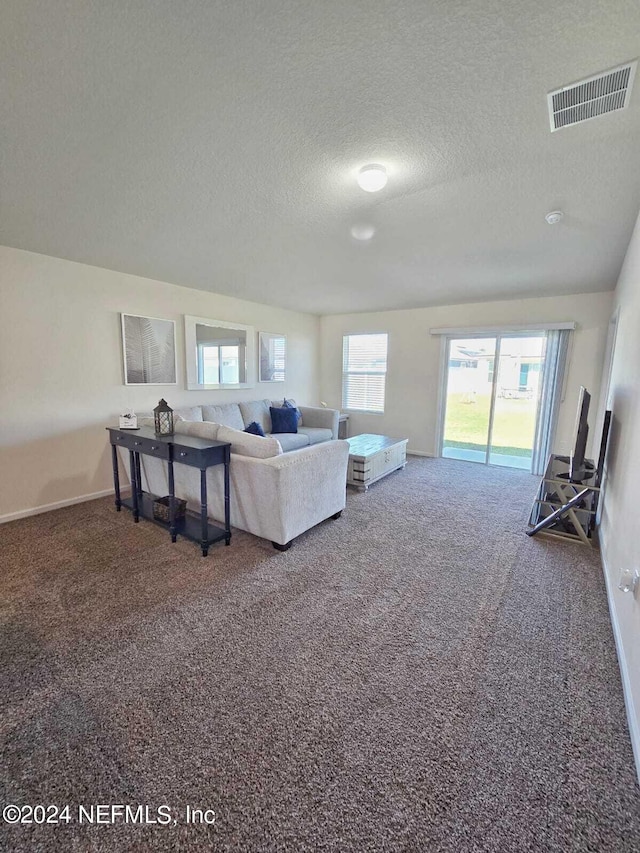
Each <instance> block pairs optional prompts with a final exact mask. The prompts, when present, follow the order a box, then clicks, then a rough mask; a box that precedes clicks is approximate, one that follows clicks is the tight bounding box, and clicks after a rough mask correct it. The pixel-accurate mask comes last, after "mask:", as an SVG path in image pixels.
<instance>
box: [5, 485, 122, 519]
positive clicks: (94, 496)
mask: <svg viewBox="0 0 640 853" xmlns="http://www.w3.org/2000/svg"><path fill="white" fill-rule="evenodd" d="M121 492H122V494H126V492H127V489H121ZM113 494H114V491H113V489H112V488H111V489H103V490H102V491H101V492H92V493H91V494H89V495H79V496H78V497H77V498H67V499H66V500H64V501H56V502H55V503H52V504H42V506H34V507H32V508H31V509H21V510H18V512H9V513H7V514H6V515H0V524H6V523H7V522H9V521H17V520H18V519H19V518H28V517H29V516H30V515H40V514H41V513H43V512H51V510H54V509H62V508H63V507H65V506H73V505H74V504H81V503H85V502H86V501H95V500H98V498H106V497H108V495H113Z"/></svg>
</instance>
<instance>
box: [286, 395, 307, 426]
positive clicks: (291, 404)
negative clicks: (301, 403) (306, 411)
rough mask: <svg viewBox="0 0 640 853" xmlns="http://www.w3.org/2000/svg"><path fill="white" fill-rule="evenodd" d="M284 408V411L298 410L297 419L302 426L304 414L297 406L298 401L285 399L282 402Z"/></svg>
mask: <svg viewBox="0 0 640 853" xmlns="http://www.w3.org/2000/svg"><path fill="white" fill-rule="evenodd" d="M282 408H283V409H295V410H296V417H297V418H298V426H300V424H301V423H302V413H301V411H300V409H299V408H298V407H297V406H296V401H295V400H287V399H286V397H285V399H284V400H283V401H282Z"/></svg>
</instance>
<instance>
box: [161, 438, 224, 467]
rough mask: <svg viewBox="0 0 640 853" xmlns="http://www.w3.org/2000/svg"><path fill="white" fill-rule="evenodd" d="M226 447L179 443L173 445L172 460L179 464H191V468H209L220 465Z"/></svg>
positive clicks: (222, 461)
mask: <svg viewBox="0 0 640 853" xmlns="http://www.w3.org/2000/svg"><path fill="white" fill-rule="evenodd" d="M225 454H228V449H226V448H225V447H224V446H220V447H202V448H201V447H190V446H185V445H181V444H174V445H173V461H174V462H179V463H180V464H181V465H191V466H192V467H193V468H200V469H201V470H202V469H203V468H209V467H210V466H211V465H220V464H222V463H224V461H225Z"/></svg>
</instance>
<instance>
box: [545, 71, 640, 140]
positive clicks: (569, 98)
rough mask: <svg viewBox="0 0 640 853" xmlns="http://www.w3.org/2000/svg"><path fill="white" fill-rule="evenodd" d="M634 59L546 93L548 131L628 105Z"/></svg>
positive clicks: (633, 74)
mask: <svg viewBox="0 0 640 853" xmlns="http://www.w3.org/2000/svg"><path fill="white" fill-rule="evenodd" d="M637 65H638V61H637V60H634V61H633V62H627V63H626V64H625V65H619V66H618V67H617V68H612V69H611V70H610V71H602V72H601V73H600V74H596V75H594V76H593V77H587V78H586V79H584V80H579V81H578V82H577V83H572V84H571V85H570V86H563V87H562V88H561V89H556V90H555V91H554V92H549V94H548V95H547V104H548V106H549V123H550V125H551V132H552V133H553V131H555V130H560V129H561V128H563V127H569V125H572V124H580V123H581V122H583V121H588V120H589V119H592V118H596V117H597V116H600V115H604V114H605V113H610V112H613V111H614V110H623V109H625V108H626V107H627V106H628V105H629V96H630V95H631V87H632V85H633V78H634V77H635V73H636V67H637Z"/></svg>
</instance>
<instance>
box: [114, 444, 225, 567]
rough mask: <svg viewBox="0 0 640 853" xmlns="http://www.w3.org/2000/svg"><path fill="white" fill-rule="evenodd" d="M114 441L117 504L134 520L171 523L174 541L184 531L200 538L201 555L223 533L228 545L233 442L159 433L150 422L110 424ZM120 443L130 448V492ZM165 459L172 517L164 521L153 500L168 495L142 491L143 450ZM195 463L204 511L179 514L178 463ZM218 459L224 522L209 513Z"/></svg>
mask: <svg viewBox="0 0 640 853" xmlns="http://www.w3.org/2000/svg"><path fill="white" fill-rule="evenodd" d="M107 429H108V431H109V441H110V442H111V455H112V461H113V486H114V490H115V493H116V500H115V503H116V509H117V511H118V512H120V507H122V506H124V507H127V509H130V510H131V512H132V513H133V520H134V521H135V522H138V521H139V520H140V517H142V518H147V519H149V520H150V521H153V522H154V523H155V524H159V525H161V526H162V527H165V528H166V529H168V531H169V533H170V535H171V541H172V542H175V541H176V539H177V537H178V536H184V537H185V538H187V539H191V540H193V541H194V542H198V543H199V545H200V547H201V548H202V556H203V557H206V556H207V554H208V553H209V546H210V545H212V544H213V543H214V542H219V541H220V540H222V539H224V542H225V545H229V543H230V542H231V523H230V513H229V460H230V453H231V445H230V444H226V443H224V442H222V441H207V440H205V439H203V438H195V437H192V436H189V435H172V436H170V437H163V438H158V436H156V434H155V432H154V431H153V429H151V428H150V427H141V428H140V429H138V430H127V429H116V428H114V427H107ZM118 447H124V448H125V449H126V450H128V451H129V469H130V478H131V497H130V498H122V497H121V496H120V476H119V472H118ZM141 453H142V454H146V455H148V456H155V457H157V458H158V459H164V460H165V461H166V463H167V465H168V469H169V521H168V522H164V521H160V520H158V519H157V518H155V517H154V514H153V504H154V501H156V500H158V498H159V497H164V496H163V495H152V494H150V493H149V492H143V491H142V477H141V473H140V454H141ZM175 463H179V464H180V465H191V466H192V467H193V468H199V469H200V512H199V513H194V512H190V511H189V510H187V512H186V514H185V515H184V516H182V517H180V518H176V511H175V509H176V508H175V487H174V476H173V466H174V464H175ZM213 465H224V528H222V527H218V526H217V525H213V524H210V523H209V519H208V517H207V468H211V467H212V466H213Z"/></svg>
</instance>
